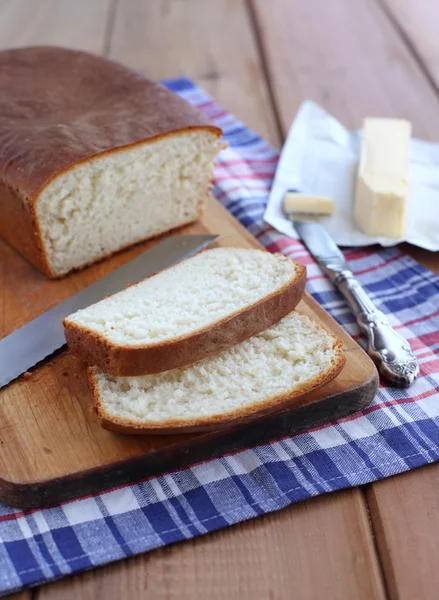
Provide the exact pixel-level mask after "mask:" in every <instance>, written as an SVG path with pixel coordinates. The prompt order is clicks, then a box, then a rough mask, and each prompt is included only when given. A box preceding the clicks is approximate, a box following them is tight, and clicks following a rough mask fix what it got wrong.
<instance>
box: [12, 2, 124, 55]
mask: <svg viewBox="0 0 439 600" xmlns="http://www.w3.org/2000/svg"><path fill="white" fill-rule="evenodd" d="M111 3H112V0H93V2H90V1H89V0H75V1H74V2H72V1H71V0H38V1H37V2H33V1H32V0H13V2H10V1H9V0H1V2H0V48H14V47H17V46H31V45H44V44H45V45H55V46H56V45H59V46H67V47H71V48H79V49H82V50H89V51H90V52H97V53H101V52H102V51H103V49H104V39H105V35H106V30H107V13H108V11H109V9H110V7H111Z"/></svg>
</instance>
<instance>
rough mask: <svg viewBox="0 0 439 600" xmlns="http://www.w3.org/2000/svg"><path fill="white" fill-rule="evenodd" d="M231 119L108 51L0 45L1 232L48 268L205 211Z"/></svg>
mask: <svg viewBox="0 0 439 600" xmlns="http://www.w3.org/2000/svg"><path fill="white" fill-rule="evenodd" d="M220 137H221V130H220V129H218V127H214V126H213V125H212V124H211V123H210V122H209V120H208V119H207V117H206V116H204V115H203V114H202V113H201V112H200V111H199V110H198V109H196V108H195V107H193V106H191V105H190V104H188V103H187V102H185V101H184V100H183V99H182V98H180V97H179V96H177V95H176V94H174V93H173V92H171V91H169V90H168V89H166V88H164V87H163V86H162V85H160V84H158V83H156V82H154V81H150V80H148V79H146V78H145V77H143V76H142V75H140V74H139V73H136V72H134V71H131V70H130V69H127V68H125V67H123V66H122V65H120V64H118V63H115V62H112V61H109V60H107V59H105V58H102V57H99V56H93V55H92V54H88V53H86V52H78V51H76V50H67V49H64V48H51V47H35V48H18V49H13V50H5V51H2V52H0V215H1V217H0V236H1V237H3V238H4V239H5V240H6V241H7V242H9V243H10V244H11V245H12V246H14V247H15V248H16V249H17V250H18V251H19V252H21V254H23V255H24V256H25V257H26V258H27V259H28V260H30V261H31V262H32V263H33V264H34V265H36V266H37V267H38V268H39V269H41V270H42V271H43V272H44V273H45V274H46V275H47V276H48V277H60V276H62V275H65V274H66V273H68V272H69V271H71V270H72V269H77V268H79V267H83V266H85V265H87V264H89V263H92V262H94V261H96V260H99V259H101V258H103V257H105V256H108V255H109V254H112V253H113V252H116V251H117V250H120V249H121V248H124V247H126V246H129V245H131V244H134V243H136V242H139V241H141V240H144V239H146V238H149V237H152V236H156V235H158V234H160V233H162V232H164V231H168V230H170V229H173V228H175V227H179V226H181V225H184V224H186V223H190V222H192V221H195V220H196V219H197V218H198V217H199V216H200V214H201V213H202V211H203V209H204V205H205V202H206V200H207V197H208V194H209V191H210V187H211V177H212V170H213V164H214V161H215V157H216V155H217V153H218V152H219V150H220V142H219V138H220Z"/></svg>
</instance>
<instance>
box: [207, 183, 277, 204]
mask: <svg viewBox="0 0 439 600" xmlns="http://www.w3.org/2000/svg"><path fill="white" fill-rule="evenodd" d="M239 190H245V191H246V192H265V191H266V190H267V187H266V186H264V185H252V186H251V187H243V186H242V185H235V186H234V187H232V188H229V189H227V190H222V191H221V192H219V193H218V194H215V198H216V199H217V200H221V198H224V196H227V195H228V194H232V193H233V192H237V191H239ZM230 200H231V201H232V202H233V201H234V200H235V199H234V198H230ZM236 200H238V198H236Z"/></svg>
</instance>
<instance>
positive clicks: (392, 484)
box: [367, 463, 439, 600]
mask: <svg viewBox="0 0 439 600" xmlns="http://www.w3.org/2000/svg"><path fill="white" fill-rule="evenodd" d="M438 484H439V464H438V463H435V464H433V465H428V466H426V467H423V468H422V469H418V470H416V471H412V472H410V473H406V474H404V475H400V476H398V477H396V478H390V479H384V480H383V481H379V482H378V483H375V484H374V485H373V486H368V488H367V498H368V502H369V507H370V511H371V517H372V519H373V527H374V532H375V535H376V539H377V545H378V548H379V552H380V556H381V560H382V563H383V567H384V569H385V573H386V578H387V581H388V587H389V591H390V597H391V598H393V599H395V600H396V599H397V600H413V598H416V599H419V600H424V599H425V600H429V599H430V598H436V597H437V589H438V585H439V573H438V568H437V560H436V558H437V539H438V535H439V513H438V505H439V492H438V489H439V485H438Z"/></svg>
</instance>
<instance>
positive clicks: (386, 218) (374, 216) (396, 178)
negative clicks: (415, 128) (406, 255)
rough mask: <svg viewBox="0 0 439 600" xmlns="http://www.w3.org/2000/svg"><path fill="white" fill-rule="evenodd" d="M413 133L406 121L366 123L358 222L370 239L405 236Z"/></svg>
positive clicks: (356, 211) (356, 208)
mask: <svg viewBox="0 0 439 600" xmlns="http://www.w3.org/2000/svg"><path fill="white" fill-rule="evenodd" d="M411 132H412V126H411V123H410V122H409V121H406V120H404V119H376V118H367V119H365V120H364V123H363V139H362V143H361V152H360V161H359V167H358V174H357V182H356V188H355V198H354V218H355V221H356V222H357V224H358V226H359V227H360V229H362V230H363V231H364V233H367V234H368V235H383V236H386V237H391V238H401V237H403V236H404V232H405V222H406V212H407V192H408V185H407V179H408V170H409V150H410V137H411Z"/></svg>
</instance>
